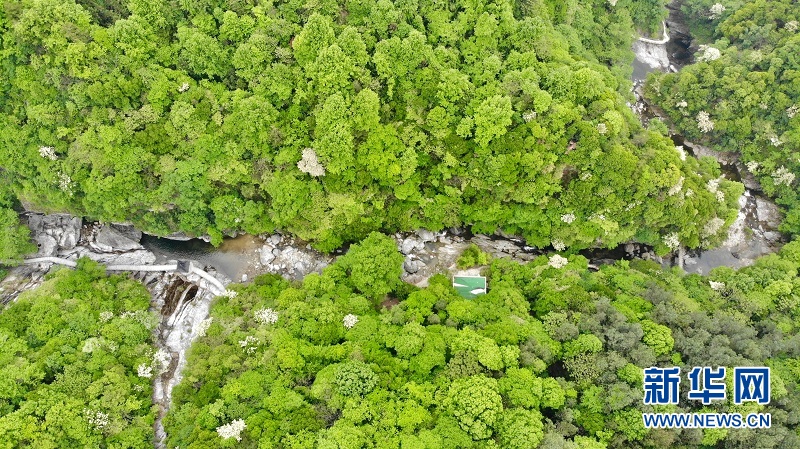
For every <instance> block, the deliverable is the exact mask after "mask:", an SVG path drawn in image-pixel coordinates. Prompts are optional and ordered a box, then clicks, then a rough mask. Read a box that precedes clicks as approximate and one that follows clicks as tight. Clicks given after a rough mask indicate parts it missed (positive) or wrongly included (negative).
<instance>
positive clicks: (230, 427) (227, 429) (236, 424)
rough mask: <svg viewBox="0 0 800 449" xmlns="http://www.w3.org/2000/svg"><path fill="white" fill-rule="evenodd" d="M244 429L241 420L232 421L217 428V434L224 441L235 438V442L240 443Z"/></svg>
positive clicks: (245, 426)
mask: <svg viewBox="0 0 800 449" xmlns="http://www.w3.org/2000/svg"><path fill="white" fill-rule="evenodd" d="M245 428H247V424H245V422H244V420H243V419H234V420H233V421H231V422H230V423H228V424H225V425H223V426H219V427H217V433H218V434H219V436H220V437H221V438H222V439H224V440H227V439H228V438H235V439H236V441H242V437H241V433H242V431H243V430H244V429H245Z"/></svg>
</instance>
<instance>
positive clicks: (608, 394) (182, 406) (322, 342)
mask: <svg viewBox="0 0 800 449" xmlns="http://www.w3.org/2000/svg"><path fill="white" fill-rule="evenodd" d="M369 240H371V243H370V244H369V245H367V244H366V243H365V244H363V245H361V246H355V247H354V248H353V249H352V250H351V251H350V252H349V253H348V254H347V256H346V257H345V258H342V259H340V261H339V262H336V263H335V264H334V265H332V266H331V267H329V268H328V269H327V270H326V271H325V272H323V273H322V275H310V276H308V277H306V279H305V280H304V281H303V282H302V283H290V282H288V281H286V280H283V279H282V278H280V277H277V276H274V275H265V276H262V277H259V278H257V279H256V280H255V281H254V282H253V283H252V284H249V285H247V286H237V287H233V289H234V291H236V293H237V294H235V295H228V296H227V297H220V298H218V300H217V302H216V303H215V304H214V305H213V307H212V310H211V317H212V319H213V322H212V324H211V326H210V327H209V328H208V330H207V331H206V335H205V337H203V338H201V339H199V340H198V341H197V342H196V343H195V345H194V346H193V348H192V352H191V353H190V356H189V365H188V369H187V372H186V376H185V378H184V380H183V382H182V383H181V384H180V385H178V386H177V387H176V388H175V390H174V394H175V395H174V403H173V407H172V409H171V411H170V414H169V415H168V417H167V419H166V420H165V425H166V429H167V432H168V434H169V440H168V447H175V446H177V447H180V448H183V449H189V448H214V447H232V446H234V445H235V446H236V447H242V448H249V447H252V448H255V447H261V448H264V447H272V448H295V449H299V448H326V449H327V448H340V449H344V448H373V447H374V448H382V449H384V448H385V449H389V448H420V449H422V448H430V449H440V448H453V449H468V448H506V449H514V448H531V447H543V448H548V449H558V448H597V449H601V448H606V447H608V448H638V447H650V448H652V447H658V448H667V447H675V448H681V447H693V448H695V447H705V448H712V447H725V448H755V447H758V448H784V449H786V448H798V447H800V436H799V435H798V430H797V429H798V424H799V423H798V420H800V390H798V387H800V346H798V343H800V333H798V320H797V318H798V315H800V295H798V291H800V281H798V278H797V272H798V269H800V242H794V243H790V244H788V245H787V246H785V247H784V248H783V250H782V251H781V252H780V254H777V255H770V256H766V257H764V258H762V259H760V260H759V261H758V262H757V263H756V264H755V265H754V266H752V267H748V268H744V269H742V270H740V271H739V272H738V273H737V272H735V271H733V270H731V269H727V268H718V269H716V270H714V271H713V272H712V274H711V275H710V276H709V277H703V276H700V275H686V274H685V273H683V272H682V271H680V270H679V269H674V270H671V271H664V270H662V269H661V268H660V267H658V266H657V265H655V264H653V263H652V262H644V261H636V262H630V263H628V262H619V263H617V265H614V266H604V267H602V268H601V269H600V271H598V272H591V271H589V270H588V269H587V261H586V259H584V258H583V257H582V256H570V257H569V259H568V260H566V259H563V258H561V256H557V255H554V256H552V257H551V258H549V259H548V257H546V256H541V257H539V258H538V259H536V260H534V261H532V262H530V263H528V264H527V265H520V264H518V263H517V262H514V261H511V260H508V259H497V260H494V261H492V262H491V266H490V267H489V268H488V272H487V275H488V277H489V283H490V286H491V290H490V291H489V293H488V294H487V295H482V296H478V297H477V298H476V299H474V300H466V299H464V298H462V297H460V296H459V295H458V294H456V293H455V291H454V290H453V288H452V287H451V285H450V279H448V278H446V277H444V276H436V277H434V278H432V279H431V282H430V286H429V287H427V288H424V289H416V288H414V287H411V286H409V285H405V284H401V283H399V280H398V279H397V277H396V276H397V274H399V272H400V263H401V260H402V258H401V257H399V256H398V254H397V252H396V250H395V249H394V248H393V247H392V246H393V242H392V241H391V239H389V238H388V237H384V236H378V235H373V236H371V237H370V239H369ZM381 241H384V243H381ZM470 257H472V255H470ZM392 258H396V259H397V260H395V261H394V262H391V259H392ZM392 264H393V265H392ZM364 273H374V278H375V281H374V282H373V283H370V284H368V285H359V282H358V281H357V280H356V279H358V278H359V276H362V275H363V274H364ZM393 276H394V277H393ZM712 287H713V288H712ZM390 290H391V292H390V294H389V297H390V298H396V299H399V300H401V301H400V302H399V304H397V305H395V306H394V307H391V308H387V307H385V306H384V307H381V305H380V304H379V303H380V302H381V301H382V300H383V298H384V294H383V292H385V291H390ZM385 304H386V303H384V305H385ZM653 365H661V366H665V365H666V366H672V365H677V366H681V367H683V368H684V372H688V369H687V368H688V367H692V366H720V365H721V366H729V367H731V366H740V365H741V366H759V365H767V366H770V367H771V369H772V388H773V390H772V402H771V403H770V404H769V405H767V406H760V405H756V404H754V403H746V404H743V405H739V406H737V405H733V404H732V403H730V402H727V403H726V402H723V403H720V404H717V405H709V406H703V405H702V404H701V403H699V402H695V401H688V402H687V401H685V400H681V403H680V404H679V405H677V406H658V407H657V408H658V411H706V412H709V411H729V412H733V411H736V412H741V413H749V412H752V411H756V410H758V411H762V412H768V413H771V414H772V419H773V421H772V427H771V428H770V429H762V430H756V431H754V430H743V431H741V430H718V429H717V430H682V431H681V430H666V429H660V430H650V431H647V430H645V429H644V428H643V426H642V416H641V413H642V412H646V411H653V406H645V405H643V402H642V398H643V391H642V368H644V367H649V366H653ZM681 388H682V389H683V388H688V385H683V384H682V385H681ZM682 397H683V398H685V394H682ZM728 400H729V401H730V400H731V399H730V398H729V399H728Z"/></svg>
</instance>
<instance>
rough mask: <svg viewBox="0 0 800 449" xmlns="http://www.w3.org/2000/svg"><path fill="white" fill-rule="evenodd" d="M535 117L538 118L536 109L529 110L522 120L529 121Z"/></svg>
mask: <svg viewBox="0 0 800 449" xmlns="http://www.w3.org/2000/svg"><path fill="white" fill-rule="evenodd" d="M535 118H536V111H527V112H524V113H523V114H522V120H525V123H528V122H530V121H531V120H533V119H535Z"/></svg>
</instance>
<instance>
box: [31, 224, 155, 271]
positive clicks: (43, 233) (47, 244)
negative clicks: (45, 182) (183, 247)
mask: <svg viewBox="0 0 800 449" xmlns="http://www.w3.org/2000/svg"><path fill="white" fill-rule="evenodd" d="M25 218H27V223H28V227H29V228H30V230H31V237H32V238H33V240H34V241H35V242H36V244H37V246H38V247H39V251H38V252H37V253H36V257H50V256H55V257H62V258H64V259H71V260H74V259H78V258H80V257H84V256H85V257H88V258H90V259H92V260H96V261H98V262H101V263H104V264H126V265H146V264H151V263H153V262H155V260H156V258H155V255H154V254H153V253H152V252H150V251H147V250H145V249H144V247H143V246H142V245H141V244H139V241H140V240H141V238H142V233H141V232H140V231H137V230H136V229H135V228H134V227H133V226H132V225H128V224H98V223H89V224H86V225H84V223H83V220H82V219H81V218H80V217H75V216H72V215H68V214H50V215H44V214H27V215H26V216H25Z"/></svg>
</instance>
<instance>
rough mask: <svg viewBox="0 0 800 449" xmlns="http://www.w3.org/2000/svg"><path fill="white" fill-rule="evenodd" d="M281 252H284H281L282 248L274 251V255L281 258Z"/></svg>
mask: <svg viewBox="0 0 800 449" xmlns="http://www.w3.org/2000/svg"><path fill="white" fill-rule="evenodd" d="M281 252H282V251H281V249H280V248H275V249H273V250H272V254H274V255H275V256H280V255H281Z"/></svg>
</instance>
